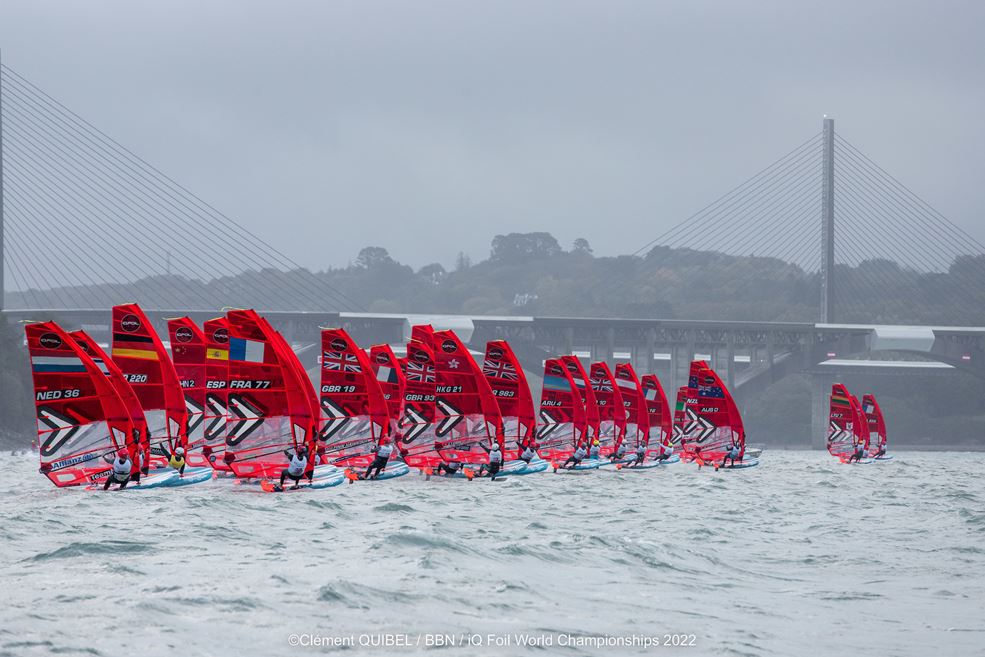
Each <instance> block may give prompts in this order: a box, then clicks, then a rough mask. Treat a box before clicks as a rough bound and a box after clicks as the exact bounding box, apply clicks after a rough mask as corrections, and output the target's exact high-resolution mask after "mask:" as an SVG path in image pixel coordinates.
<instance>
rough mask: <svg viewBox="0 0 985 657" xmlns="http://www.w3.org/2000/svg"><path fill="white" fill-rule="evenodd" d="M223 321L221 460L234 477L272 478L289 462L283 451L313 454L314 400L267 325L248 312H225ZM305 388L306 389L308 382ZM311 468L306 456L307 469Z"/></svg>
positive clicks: (277, 337)
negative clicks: (225, 382) (225, 386)
mask: <svg viewBox="0 0 985 657" xmlns="http://www.w3.org/2000/svg"><path fill="white" fill-rule="evenodd" d="M227 320H228V323H229V326H228V328H229V397H228V412H229V421H228V423H227V426H228V428H227V433H226V455H225V460H226V461H227V462H228V463H229V464H230V467H231V469H232V470H233V472H234V473H235V474H236V476H238V477H277V476H279V475H280V473H281V471H282V470H283V468H285V467H286V466H287V464H288V459H287V455H286V454H285V453H284V452H285V451H286V450H290V449H296V448H297V447H299V446H301V445H305V446H307V447H308V448H309V454H312V455H313V454H314V440H315V435H316V431H315V423H316V421H317V417H316V416H315V415H314V409H313V408H312V406H313V402H312V401H311V400H309V399H308V398H307V395H306V391H305V389H304V384H305V382H306V381H301V380H299V377H300V375H299V372H298V369H297V368H296V367H295V365H294V363H292V362H291V358H289V357H288V356H287V354H285V353H284V343H283V342H282V340H281V338H280V336H279V335H277V334H276V332H275V331H273V330H272V329H271V328H270V327H269V325H268V324H267V322H266V321H264V320H263V319H262V318H261V317H260V316H259V315H257V314H256V312H254V311H252V310H233V311H230V312H229V313H228V315H227ZM291 356H292V357H293V354H292V355H291ZM294 360H296V359H294ZM306 379H307V377H305V380H306ZM307 385H308V387H309V388H310V385H311V384H310V381H307ZM311 396H312V397H313V396H314V392H313V391H312V392H311ZM313 464H314V459H313V458H310V459H309V467H312V466H313Z"/></svg>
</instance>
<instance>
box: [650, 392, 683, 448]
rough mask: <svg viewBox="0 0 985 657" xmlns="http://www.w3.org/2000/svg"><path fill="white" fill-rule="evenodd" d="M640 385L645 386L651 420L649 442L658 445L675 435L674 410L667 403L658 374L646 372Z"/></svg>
mask: <svg viewBox="0 0 985 657" xmlns="http://www.w3.org/2000/svg"><path fill="white" fill-rule="evenodd" d="M640 385H641V386H642V387H643V398H644V399H645V401H646V412H647V415H648V416H649V422H650V424H649V434H648V435H649V441H648V444H649V445H650V446H651V447H656V446H657V444H658V443H663V442H665V441H667V440H670V439H671V438H672V437H673V436H674V411H673V410H672V409H671V407H670V405H669V404H668V403H667V395H666V393H664V389H663V386H662V385H660V379H658V378H657V375H656V374H644V375H643V378H642V379H641V380H640ZM686 390H687V388H685V391H686ZM685 400H686V393H685ZM682 410H683V409H682ZM674 443H680V438H677V440H674V441H672V442H671V444H672V445H673V444H674Z"/></svg>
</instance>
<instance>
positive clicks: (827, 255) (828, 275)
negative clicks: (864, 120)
mask: <svg viewBox="0 0 985 657" xmlns="http://www.w3.org/2000/svg"><path fill="white" fill-rule="evenodd" d="M822 140H823V141H822V146H821V316H820V320H821V323H823V324H827V323H831V322H833V321H835V316H834V305H835V120H834V119H829V118H828V117H826V116H825V117H824V127H823V130H822Z"/></svg>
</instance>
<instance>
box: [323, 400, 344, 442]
mask: <svg viewBox="0 0 985 657" xmlns="http://www.w3.org/2000/svg"><path fill="white" fill-rule="evenodd" d="M321 408H322V410H323V411H325V415H326V416H327V417H328V420H327V421H326V422H325V426H324V427H322V430H321V439H322V440H328V439H329V438H331V437H332V436H334V435H335V434H336V433H338V432H339V430H341V429H342V427H344V426H345V425H347V424H348V423H349V416H348V415H347V414H346V412H345V409H344V408H342V407H341V406H339V405H338V404H336V403H335V402H333V401H332V400H331V399H328V398H327V397H322V400H321Z"/></svg>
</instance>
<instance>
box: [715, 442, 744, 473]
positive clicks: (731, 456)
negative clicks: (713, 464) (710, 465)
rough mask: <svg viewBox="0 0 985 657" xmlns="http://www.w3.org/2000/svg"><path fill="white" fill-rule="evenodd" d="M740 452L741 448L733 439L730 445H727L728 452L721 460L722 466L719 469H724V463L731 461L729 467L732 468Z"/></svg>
mask: <svg viewBox="0 0 985 657" xmlns="http://www.w3.org/2000/svg"><path fill="white" fill-rule="evenodd" d="M741 451H742V448H741V446H740V445H739V442H738V441H737V440H735V439H734V438H733V439H732V444H731V445H729V448H728V451H727V452H725V458H723V459H722V464H721V465H720V466H719V467H721V468H724V467H725V462H726V461H731V462H732V463H731V464H730V465H729V467H734V466H735V462H736V460H737V459H738V458H739V454H740V452H741Z"/></svg>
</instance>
